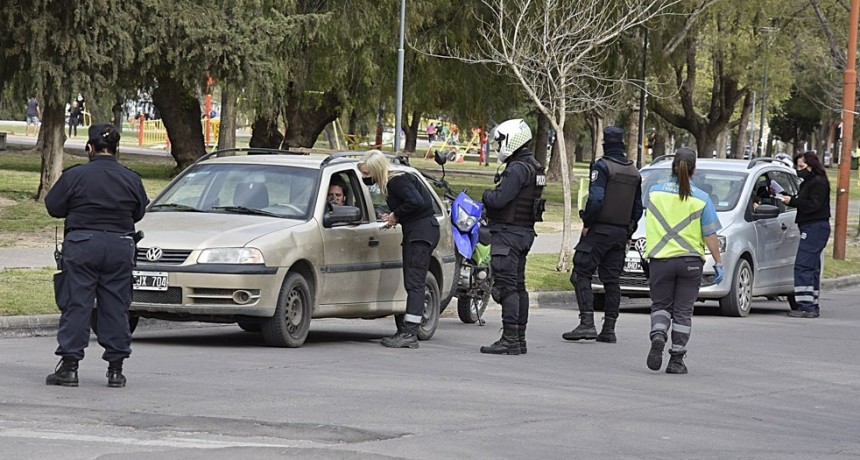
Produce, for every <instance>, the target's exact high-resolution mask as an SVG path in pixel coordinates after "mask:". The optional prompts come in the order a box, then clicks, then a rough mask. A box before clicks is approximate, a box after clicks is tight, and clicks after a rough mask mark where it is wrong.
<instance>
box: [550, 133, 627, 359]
mask: <svg viewBox="0 0 860 460" xmlns="http://www.w3.org/2000/svg"><path fill="white" fill-rule="evenodd" d="M625 152H626V150H625V148H624V131H623V130H622V129H621V128H618V127H615V126H609V127H607V128H604V130H603V156H602V157H600V158H598V159H597V161H595V162H594V163H592V164H591V173H590V176H589V177H590V179H591V182H590V184H589V186H588V201H587V202H586V205H585V209H584V210H580V211H579V217H581V218H582V234H581V235H580V237H579V243H577V245H576V248H575V251H576V252H575V253H574V255H573V273H572V274H571V275H570V283H571V284H572V285H573V289H574V292H575V293H576V303H577V305H578V306H579V325H578V326H577V327H576V328H575V329H574V330H572V331H570V332H565V333H564V334H562V338H564V339H565V340H574V341H575V340H595V339H597V341H598V342H608V343H615V342H616V340H617V339H616V337H615V324H616V322H617V321H618V315H619V311H620V305H621V285H620V282H619V279H620V277H621V272H622V270H623V269H624V259H625V257H626V255H627V246H628V244H627V243H628V242H629V241H630V237H631V236H632V235H633V232H635V231H636V227H637V225H638V223H639V218H640V217H642V176H640V175H639V170H638V169H637V168H636V165H635V164H634V163H633V161H631V160H628V159H627V155H626V153H625ZM595 271H596V272H597V274H598V276H599V277H600V281H601V282H602V283H603V286H604V289H605V290H606V294H605V295H604V299H605V301H604V317H603V328H602V329H601V331H600V334H599V335H598V334H597V329H596V328H595V326H594V294H593V292H592V291H591V278H592V277H593V276H594V272H595Z"/></svg>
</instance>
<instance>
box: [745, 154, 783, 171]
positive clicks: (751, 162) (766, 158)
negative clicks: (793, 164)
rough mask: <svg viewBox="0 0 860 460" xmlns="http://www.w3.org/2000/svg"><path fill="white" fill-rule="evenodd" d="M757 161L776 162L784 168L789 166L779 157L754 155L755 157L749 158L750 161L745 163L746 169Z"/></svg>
mask: <svg viewBox="0 0 860 460" xmlns="http://www.w3.org/2000/svg"><path fill="white" fill-rule="evenodd" d="M757 163H777V164H779V165H781V166H785V167H786V168H787V167H789V166H788V164H786V163H785V162H784V161H782V160H781V159H779V158H772V157H756V158H753V159H751V160H750V162H749V163H747V169H751V168H752V167H753V166H755V165H756V164H757Z"/></svg>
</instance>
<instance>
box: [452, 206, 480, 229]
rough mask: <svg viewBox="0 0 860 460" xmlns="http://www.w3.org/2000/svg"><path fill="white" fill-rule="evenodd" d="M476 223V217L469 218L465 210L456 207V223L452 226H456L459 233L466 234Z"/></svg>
mask: <svg viewBox="0 0 860 460" xmlns="http://www.w3.org/2000/svg"><path fill="white" fill-rule="evenodd" d="M477 221H478V216H470V215H469V214H468V213H466V210H465V209H463V208H461V207H459V206H457V222H454V225H456V226H457V228H458V229H459V230H460V231H461V232H468V231H469V229H471V228H472V226H473V225H475V222H477Z"/></svg>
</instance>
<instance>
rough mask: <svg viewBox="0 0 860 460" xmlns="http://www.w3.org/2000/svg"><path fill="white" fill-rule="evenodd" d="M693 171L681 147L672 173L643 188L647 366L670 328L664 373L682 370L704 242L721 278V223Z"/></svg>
mask: <svg viewBox="0 0 860 460" xmlns="http://www.w3.org/2000/svg"><path fill="white" fill-rule="evenodd" d="M695 171H696V152H694V151H693V150H691V149H688V148H686V147H682V148H680V149H678V150H677V151H676V152H675V158H674V159H673V160H672V177H671V178H669V180H667V181H666V182H663V183H660V184H657V185H654V186H652V187H651V189H650V190H649V192H648V209H647V210H646V211H645V216H646V219H645V230H646V232H645V242H646V243H645V258H647V259H649V265H650V274H649V277H648V286H649V288H650V293H651V333H650V338H651V349H650V351H649V352H648V359H647V361H646V363H647V365H648V368H649V369H651V370H652V371H659V370H660V367H662V365H663V348H664V347H665V346H666V341H667V338H668V337H667V333H668V331H669V328H670V326H671V329H672V347H671V349H670V350H669V355H670V358H669V364H668V365H667V366H666V373H668V374H686V373H687V366H686V365H685V364H684V355H686V353H687V342H688V341H689V340H690V332H691V330H692V325H693V303H694V302H695V301H696V298H697V297H698V296H699V285H700V283H701V281H702V268H703V266H704V261H705V245H707V246H708V250H709V251H710V252H711V255H712V256H713V258H714V262H715V265H714V270H715V272H716V276H715V277H714V283H715V284H720V283H721V282H722V281H723V278H724V277H725V274H724V271H723V264H722V259H721V258H720V244H719V241H718V240H717V231H719V230H720V229H721V228H722V226H721V225H720V220H719V219H718V218H717V212H716V210H715V209H714V203H713V202H711V198H710V197H709V196H708V194H707V193H705V192H704V191H702V190H700V189H698V188H696V186H695V185H693V183H692V181H691V180H690V178H691V177H693V173H694V172H695Z"/></svg>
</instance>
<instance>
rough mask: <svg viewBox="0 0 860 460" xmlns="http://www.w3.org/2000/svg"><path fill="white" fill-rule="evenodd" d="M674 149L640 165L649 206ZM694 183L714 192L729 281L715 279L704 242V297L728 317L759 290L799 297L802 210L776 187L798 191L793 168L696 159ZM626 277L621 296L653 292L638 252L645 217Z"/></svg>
mask: <svg viewBox="0 0 860 460" xmlns="http://www.w3.org/2000/svg"><path fill="white" fill-rule="evenodd" d="M672 158H673V155H665V156H661V157H658V158H656V159H654V161H653V162H652V163H651V164H650V165H648V166H645V167H644V168H642V170H641V173H642V190H643V193H642V199H643V204H644V206H645V207H646V208H647V207H648V202H647V200H648V197H647V192H648V190H649V189H650V188H651V186H653V185H655V184H657V183H659V182H663V181H665V180H666V179H668V178H669V177H670V176H671V173H672V161H671V160H672ZM693 183H694V184H695V185H696V186H697V187H698V188H700V189H702V190H704V191H705V192H707V193H708V194H709V195H710V196H711V201H713V203H714V206H715V208H716V210H717V216H718V217H719V219H720V224H721V225H722V227H723V228H722V230H720V231H719V232H718V235H717V237H718V239H719V242H720V253H721V256H722V262H723V266H724V267H725V270H726V276H725V279H724V280H723V281H722V282H721V283H720V284H715V283H714V259H713V257H711V255H710V252H708V250H707V248H705V252H706V254H705V266H704V276H703V277H702V284H701V288H700V289H699V300H717V301H719V304H720V312H721V313H722V314H724V315H727V316H747V315H748V314H749V312H750V307H751V305H752V298H753V297H755V296H786V297H787V298H788V300H789V303H793V302H794V259H795V255H796V254H797V246H798V244H799V242H800V230H799V229H798V227H797V224H795V223H794V218H795V215H796V214H797V210H796V209H795V208H793V207H790V206H786V205H784V204H783V203H782V201H780V200H777V199H776V198H775V195H776V192H781V193H782V194H785V195H796V194H797V190H798V187H799V179H798V177H797V173H796V171H795V170H794V168H792V167H790V166H788V165H787V164H786V163H785V162H783V161H780V160H777V159H774V158H754V159H752V160H750V161H744V160H724V159H703V158H699V159H698V161H697V162H696V171H695V173H694V174H693ZM633 242H634V247H633V248H631V249H630V250H629V251H628V252H627V257H626V261H625V266H624V272H623V273H622V275H621V294H622V295H624V296H628V297H648V280H647V278H646V277H645V274H644V272H643V271H642V263H641V261H642V259H641V257H640V252H644V249H645V216H644V215H643V216H642V219H641V220H640V221H639V227H638V229H637V230H636V233H634V235H633ZM592 288H593V289H594V292H595V306H596V307H597V308H601V307H602V305H603V301H604V296H603V292H604V290H603V285H602V284H601V283H600V280H599V278H598V276H597V275H595V276H594V278H593V281H592Z"/></svg>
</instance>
